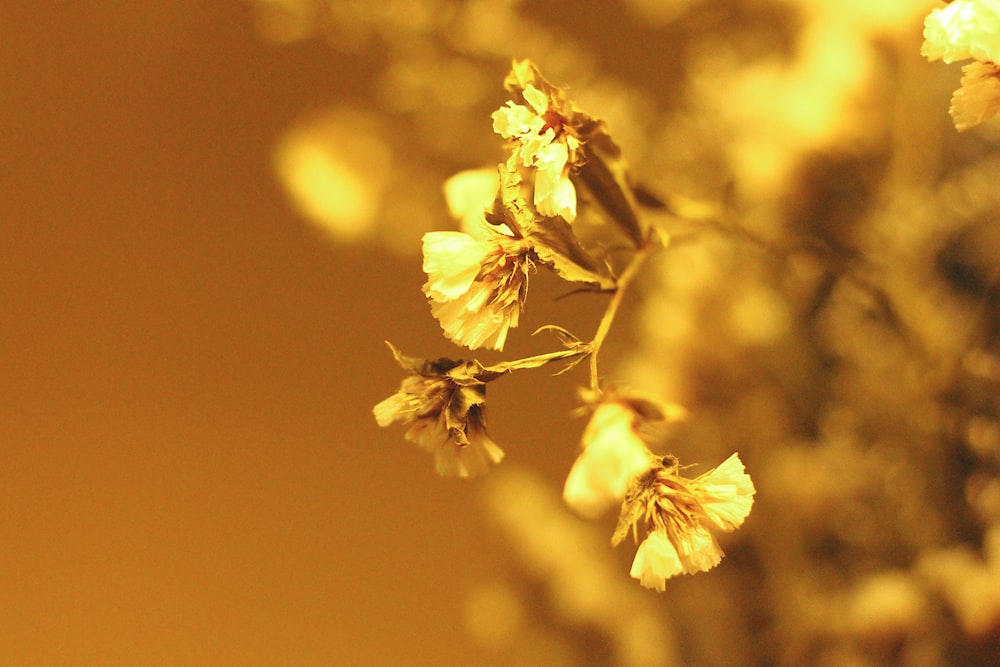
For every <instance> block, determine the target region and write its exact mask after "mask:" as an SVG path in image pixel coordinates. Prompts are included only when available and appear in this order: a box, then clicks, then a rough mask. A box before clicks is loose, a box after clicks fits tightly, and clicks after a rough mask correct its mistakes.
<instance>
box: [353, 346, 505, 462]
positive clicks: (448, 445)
mask: <svg viewBox="0 0 1000 667" xmlns="http://www.w3.org/2000/svg"><path fill="white" fill-rule="evenodd" d="M390 347H391V346H390ZM393 353H394V354H395V355H396V359H397V361H399V363H400V365H401V366H402V367H403V368H405V369H407V370H409V371H410V375H409V376H407V377H406V378H405V379H404V380H403V382H402V384H401V385H400V387H399V391H397V392H396V393H395V394H393V395H392V396H390V397H389V398H387V399H385V400H384V401H382V402H380V403H379V404H378V405H376V406H375V408H374V410H373V412H374V414H375V420H376V421H377V422H378V425H379V426H389V425H390V424H394V423H401V424H403V425H404V426H407V427H409V428H408V430H407V431H406V436H405V437H406V439H407V440H409V441H411V442H415V443H416V444H417V445H419V446H420V447H421V448H422V449H424V450H426V451H428V452H430V453H432V454H433V455H434V468H435V469H436V470H437V472H438V474H439V475H441V476H443V477H474V476H476V475H480V474H482V473H484V472H486V471H487V470H488V469H489V466H490V464H494V463H499V462H500V460H501V459H502V458H503V450H502V449H500V447H499V446H498V445H497V444H496V443H495V442H493V439H492V438H490V436H489V434H488V433H487V432H486V418H485V415H484V413H483V403H484V401H485V400H486V387H485V385H484V384H482V383H481V382H479V381H477V380H476V379H475V374H476V371H477V369H478V368H479V367H478V365H477V364H476V363H475V362H465V361H452V360H450V359H439V360H437V361H422V360H418V359H413V358H409V357H404V356H402V355H400V354H399V352H398V351H396V350H395V349H394V348H393Z"/></svg>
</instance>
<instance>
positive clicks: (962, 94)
mask: <svg viewBox="0 0 1000 667" xmlns="http://www.w3.org/2000/svg"><path fill="white" fill-rule="evenodd" d="M997 111H1000V67H998V66H997V65H994V64H993V63H981V62H972V63H969V64H967V65H964V66H963V67H962V86H961V87H960V88H959V89H958V90H956V91H955V94H954V95H952V98H951V108H950V109H949V110H948V112H949V113H950V114H951V118H952V120H953V121H954V122H955V129H956V130H958V131H959V132H962V131H964V130H968V129H969V128H972V127H975V126H976V125H979V124H980V123H983V122H985V121H987V120H989V119H990V118H992V117H993V116H995V115H996V114H997Z"/></svg>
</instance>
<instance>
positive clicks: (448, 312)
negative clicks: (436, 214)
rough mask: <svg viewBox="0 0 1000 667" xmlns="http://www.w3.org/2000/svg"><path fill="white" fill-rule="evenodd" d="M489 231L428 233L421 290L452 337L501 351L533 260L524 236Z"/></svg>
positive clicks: (520, 303)
mask: <svg viewBox="0 0 1000 667" xmlns="http://www.w3.org/2000/svg"><path fill="white" fill-rule="evenodd" d="M486 231H487V232H489V233H488V236H487V238H474V237H472V236H470V235H469V234H466V233H464V232H428V233H427V234H425V235H424V272H425V273H427V282H426V283H425V284H424V287H423V290H424V294H426V295H427V297H428V298H429V299H430V302H431V312H433V314H434V317H436V318H437V319H438V321H439V322H440V323H441V327H442V329H444V333H445V336H447V337H448V338H449V339H450V340H452V341H454V342H456V343H458V344H460V345H465V346H466V347H468V348H470V349H478V348H481V347H486V348H490V349H494V350H502V349H503V346H504V343H505V342H506V341H507V332H508V330H509V329H510V328H512V327H516V326H517V323H518V319H519V317H520V315H521V308H522V307H523V305H524V300H525V298H526V297H527V294H528V273H529V271H530V270H531V269H532V267H533V259H532V253H531V245H530V244H529V243H528V242H526V241H525V240H524V239H519V238H514V237H511V236H506V235H504V234H501V233H500V232H498V231H494V230H486Z"/></svg>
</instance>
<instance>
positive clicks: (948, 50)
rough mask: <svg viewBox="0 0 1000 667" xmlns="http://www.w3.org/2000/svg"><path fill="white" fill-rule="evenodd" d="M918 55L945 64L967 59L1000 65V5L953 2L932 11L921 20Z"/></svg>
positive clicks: (988, 1) (990, 1)
mask: <svg viewBox="0 0 1000 667" xmlns="http://www.w3.org/2000/svg"><path fill="white" fill-rule="evenodd" d="M920 53H921V55H923V56H926V57H927V59H928V60H931V61H934V60H943V61H944V62H946V63H952V62H955V61H958V60H965V59H967V58H974V59H976V60H979V61H984V62H1000V3H998V2H996V0H955V1H954V2H951V3H949V4H948V5H946V6H945V7H939V8H937V9H934V10H933V11H931V13H930V14H929V15H928V16H927V18H926V19H924V43H923V46H922V47H921V48H920Z"/></svg>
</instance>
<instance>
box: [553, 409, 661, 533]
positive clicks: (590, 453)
mask: <svg viewBox="0 0 1000 667" xmlns="http://www.w3.org/2000/svg"><path fill="white" fill-rule="evenodd" d="M639 419H640V416H639V415H638V414H637V413H636V411H635V410H634V409H633V408H632V407H631V406H629V405H627V404H626V403H623V402H618V401H610V402H606V403H602V404H600V405H598V406H597V409H595V410H594V414H593V416H592V417H591V418H590V423H588V424H587V429H586V430H585V431H584V433H583V451H582V452H581V453H580V456H579V457H577V459H576V462H575V463H574V464H573V467H572V468H571V469H570V471H569V475H567V476H566V484H565V486H564V487H563V500H564V501H565V502H566V504H567V505H568V506H569V507H570V508H572V509H573V511H575V512H576V513H577V514H579V515H580V516H583V517H586V518H588V519H596V518H597V517H598V516H600V515H601V514H604V512H606V511H607V510H608V509H610V508H611V507H612V506H614V505H615V504H617V503H620V502H621V501H622V499H624V498H625V492H626V491H628V487H629V484H631V483H632V480H633V479H635V478H636V477H637V476H638V475H640V474H642V473H643V472H645V471H647V470H649V468H650V465H651V464H652V462H653V461H654V460H655V459H654V458H653V456H652V454H651V453H650V452H649V450H648V449H647V448H646V444H645V443H644V442H643V441H642V439H641V438H640V437H639V435H638V433H636V424H637V421H638V420H639Z"/></svg>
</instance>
